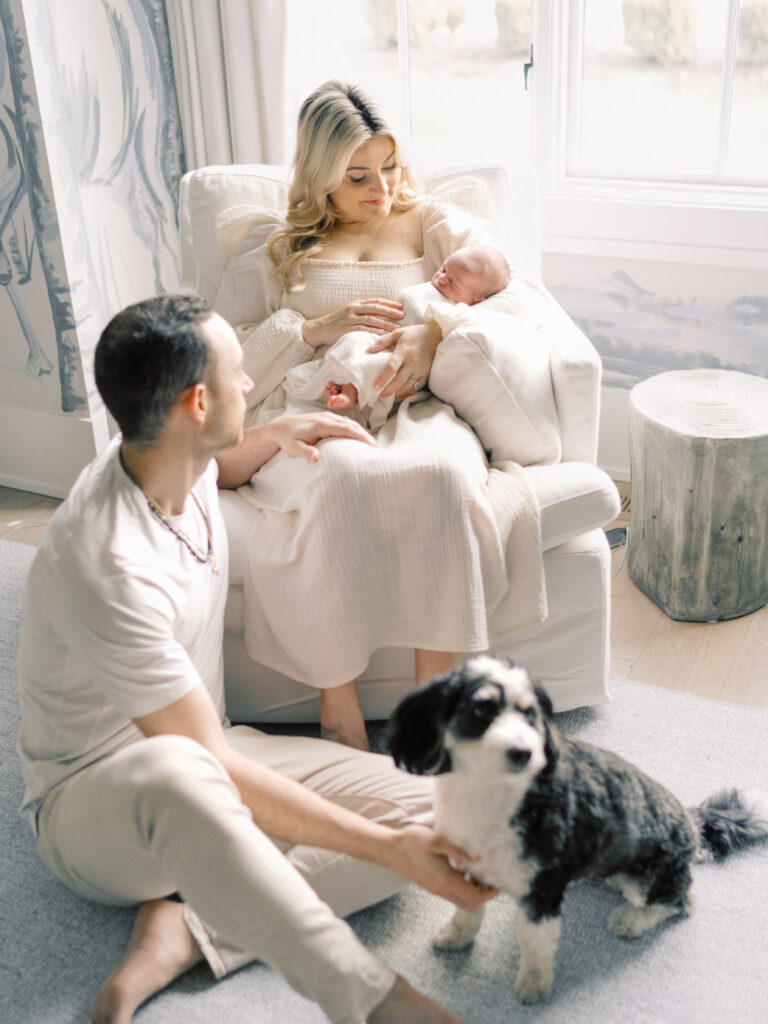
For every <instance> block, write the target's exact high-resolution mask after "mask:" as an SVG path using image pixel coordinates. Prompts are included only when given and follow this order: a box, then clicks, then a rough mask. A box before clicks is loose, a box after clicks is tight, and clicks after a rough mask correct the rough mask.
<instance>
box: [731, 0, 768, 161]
mask: <svg viewBox="0 0 768 1024" xmlns="http://www.w3.org/2000/svg"><path fill="white" fill-rule="evenodd" d="M726 171H727V173H728V174H732V175H737V176H741V177H745V178H758V179H768V0H742V4H741V10H740V13H739V34H738V49H737V51H736V68H735V74H734V81H733V104H732V107H731V125H730V139H729V146H728V161H727V164H726Z"/></svg>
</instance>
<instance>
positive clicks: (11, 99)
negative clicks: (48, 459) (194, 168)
mask: <svg viewBox="0 0 768 1024" xmlns="http://www.w3.org/2000/svg"><path fill="white" fill-rule="evenodd" d="M0 21H1V23H2V29H3V32H4V41H3V42H4V45H3V47H2V49H1V50H0V61H3V62H4V63H3V66H2V68H0V97H1V99H2V107H1V108H0V123H2V124H3V126H4V127H3V128H0V178H1V179H2V180H0V284H2V285H3V288H2V293H3V294H2V295H0V301H3V302H4V303H5V308H2V309H0V313H1V314H2V315H3V323H4V324H6V325H8V324H9V323H10V322H11V321H13V329H8V327H6V330H5V331H4V332H3V336H2V338H1V339H0V353H1V354H0V399H5V400H7V401H16V402H18V401H21V402H24V403H25V404H31V405H35V406H37V407H39V408H45V409H47V410H53V409H57V410H58V411H62V412H74V413H80V414H82V413H83V412H87V411H88V410H90V411H91V412H92V411H93V410H94V408H95V407H96V406H98V404H99V403H98V397H97V396H96V394H95V388H94V385H93V380H92V361H93V350H94V348H95V345H96V341H97V340H98V337H99V334H100V332H101V330H102V328H103V327H104V325H105V324H106V322H107V320H109V318H110V317H111V316H112V315H113V314H114V313H115V312H117V311H118V310H119V309H121V308H122V307H123V306H125V305H127V304H128V303H129V302H133V301H137V300H138V299H141V298H145V297H147V296H149V295H153V294H156V293H158V292H161V291H168V290H172V289H175V288H176V287H178V284H179V280H180V273H179V256H178V241H177V212H176V211H177V202H178V186H179V180H180V177H181V174H182V173H183V170H184V166H183V149H182V144H181V132H180V126H179V118H178V111H177V104H176V93H175V86H174V83H173V71H172V66H171V58H170V44H169V39H168V30H167V24H166V20H165V8H164V4H163V2H162V0H78V2H77V4H76V5H73V4H70V3H66V2H62V3H50V2H49V0H25V2H24V4H23V13H22V4H21V0H0ZM3 168H4V169H3ZM4 257H5V258H4ZM20 374H21V375H22V376H23V377H24V381H23V382H22V383H21V384H20V383H19V379H18V378H19V375H20ZM54 385H56V386H54Z"/></svg>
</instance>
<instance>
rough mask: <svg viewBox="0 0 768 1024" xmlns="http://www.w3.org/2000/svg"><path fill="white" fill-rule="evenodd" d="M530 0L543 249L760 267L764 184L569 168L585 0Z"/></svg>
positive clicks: (764, 240)
mask: <svg viewBox="0 0 768 1024" xmlns="http://www.w3.org/2000/svg"><path fill="white" fill-rule="evenodd" d="M531 7H532V16H533V28H532V32H533V46H534V56H535V60H534V66H533V73H532V76H531V83H532V97H531V100H532V117H531V131H532V139H531V152H532V154H533V157H534V160H535V162H536V168H537V174H538V180H539V188H540V199H541V223H542V241H543V250H544V252H553V253H573V254H580V255H594V256H605V257H622V258H624V259H629V258H637V259H664V260H671V261H680V262H686V263H698V264H712V265H718V266H742V267H750V268H755V269H758V268H762V269H766V270H768V188H766V187H763V186H755V185H734V184H726V183H723V184H720V183H718V184H712V183H704V182H698V183H694V182H681V181H658V180H647V179H646V180H637V181H635V180H631V181H628V180H622V179H618V178H609V177H589V178H587V177H578V176H575V175H571V174H569V173H568V156H569V154H568V151H567V145H568V142H567V140H568V135H567V131H566V128H567V125H568V123H569V120H568V119H569V118H572V117H574V116H577V112H576V111H575V110H574V109H573V107H574V105H575V102H576V98H577V97H576V95H575V94H574V90H573V89H572V88H570V81H571V76H572V75H573V74H574V73H575V72H576V71H577V70H578V68H579V62H580V54H581V44H582V35H581V33H582V24H581V12H582V10H583V0H534V2H532V5H531ZM734 31H735V30H734ZM728 87H729V86H728V85H727V84H726V88H728Z"/></svg>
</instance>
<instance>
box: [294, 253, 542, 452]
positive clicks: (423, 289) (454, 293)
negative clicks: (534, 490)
mask: <svg viewBox="0 0 768 1024" xmlns="http://www.w3.org/2000/svg"><path fill="white" fill-rule="evenodd" d="M510 277H511V275H510V271H509V266H508V264H507V261H506V259H505V257H504V256H503V255H502V254H501V253H500V252H498V251H497V250H495V249H492V248H491V247H489V246H467V247H465V248H463V249H459V250H457V251H456V252H454V253H453V254H452V255H450V256H449V257H448V258H447V259H446V260H445V262H444V263H443V265H442V266H441V267H440V268H439V269H438V271H437V272H436V273H435V275H434V276H433V278H432V280H431V281H426V282H424V283H423V284H418V285H413V286H411V287H408V288H404V289H403V290H402V291H401V292H400V294H399V295H398V300H399V301H400V302H401V303H402V304H403V314H404V316H403V319H402V321H400V324H401V326H408V325H409V324H412V323H422V322H423V321H425V320H430V319H431V320H434V321H435V322H436V323H437V324H438V325H439V326H440V328H441V330H442V334H443V341H442V342H441V343H440V345H439V346H438V350H437V354H436V356H435V359H434V362H433V364H432V370H431V372H430V376H429V388H430V391H431V392H432V393H433V394H435V395H436V396H437V397H438V398H440V399H442V400H443V401H444V402H448V403H449V404H451V405H452V406H453V407H454V409H455V410H456V412H457V413H458V414H459V415H460V416H461V417H462V418H463V419H465V420H466V421H467V422H468V423H469V424H470V425H471V426H472V427H473V429H474V430H475V433H476V434H477V435H478V437H479V439H480V441H481V443H482V444H483V446H484V448H485V449H486V451H487V452H488V454H489V458H490V461H492V462H494V461H495V462H498V461H514V462H517V463H519V464H520V465H532V464H537V463H549V462H557V461H559V458H560V440H559V429H558V423H557V413H556V409H555V404H554V396H553V392H552V386H551V379H550V376H549V354H548V351H547V350H546V346H544V345H542V344H541V343H540V342H539V339H538V338H537V336H536V332H537V330H538V328H539V327H540V326H541V324H542V322H543V319H544V316H545V314H546V309H547V302H546V298H545V297H544V296H542V295H541V293H540V292H538V291H537V290H536V289H535V288H534V286H532V285H530V284H528V283H526V282H524V281H521V280H520V279H515V280H513V281H512V283H511V284H510ZM371 343H372V339H371V335H370V333H368V332H364V331H351V332H349V333H347V334H345V335H343V336H342V337H341V338H340V339H339V340H338V341H337V342H336V343H335V344H334V345H332V346H331V347H330V348H329V349H328V351H327V352H326V354H325V356H324V358H323V359H321V360H319V361H318V360H315V361H312V362H309V363H303V364H301V365H300V366H296V367H294V368H293V369H292V370H290V371H289V373H288V374H287V376H286V379H285V390H286V394H287V397H288V408H287V409H286V411H287V412H303V411H306V410H307V409H309V408H316V407H317V404H318V402H322V403H323V404H324V405H327V407H328V408H329V409H334V410H336V411H347V410H349V411H351V414H353V415H356V416H357V418H358V419H360V420H361V422H363V423H364V424H365V425H366V426H368V427H370V428H371V429H372V430H373V431H374V432H375V431H376V430H377V429H378V428H379V427H380V426H381V425H382V424H383V423H384V422H385V421H386V419H387V417H388V416H389V413H390V411H391V409H392V406H393V404H394V401H395V398H394V396H393V395H390V396H388V397H386V398H382V397H380V392H381V390H382V389H383V387H385V386H386V382H385V383H384V384H382V385H381V386H380V387H379V388H378V389H377V388H376V387H375V382H376V381H377V379H380V376H381V374H382V372H383V371H384V370H385V368H386V364H387V361H388V360H389V357H390V354H391V353H390V352H389V351H388V350H384V351H382V352H377V353H371V352H368V348H369V346H370V345H371ZM424 384H425V382H424V381H419V382H417V386H419V387H423V386H424Z"/></svg>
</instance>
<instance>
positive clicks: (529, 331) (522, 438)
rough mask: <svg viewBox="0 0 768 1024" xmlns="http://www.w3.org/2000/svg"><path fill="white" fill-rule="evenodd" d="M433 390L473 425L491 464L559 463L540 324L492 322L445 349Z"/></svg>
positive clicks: (467, 330)
mask: <svg viewBox="0 0 768 1024" xmlns="http://www.w3.org/2000/svg"><path fill="white" fill-rule="evenodd" d="M429 386H430V388H431V390H432V391H433V392H434V393H435V394H436V395H438V396H439V397H440V398H442V399H443V401H446V402H449V403H450V404H451V405H452V406H453V407H454V409H455V410H456V412H457V413H458V414H459V415H460V416H461V417H462V418H463V419H465V420H466V421H467V422H468V423H470V424H471V425H472V427H473V429H474V431H475V433H476V434H477V436H478V437H479V438H480V442H481V444H482V445H483V447H484V448H485V449H486V451H487V452H488V453H489V458H490V461H491V462H501V461H510V462H517V463H519V464H520V465H521V466H532V465H537V464H540V463H541V464H546V463H555V462H559V461H560V455H561V446H560V430H559V426H558V419H557V408H556V406H555V396H554V393H553V391H552V377H551V374H550V369H549V345H548V344H547V341H546V332H545V331H543V330H542V329H541V321H540V319H538V318H536V317H521V318H515V319H511V318H508V317H500V316H498V315H487V314H486V315H485V316H484V317H483V318H482V320H481V321H479V322H478V324H477V325H476V326H475V325H473V326H470V327H460V328H458V329H457V330H454V331H451V333H450V334H449V335H448V336H447V337H446V338H445V339H444V340H443V341H442V342H441V344H440V345H439V346H438V349H437V354H436V355H435V359H434V362H433V363H432V369H431V370H430V374H429Z"/></svg>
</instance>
